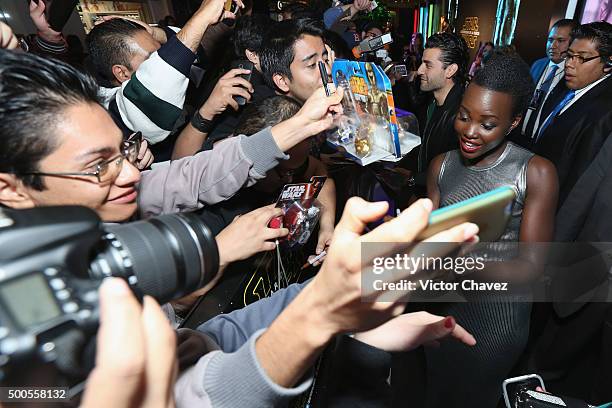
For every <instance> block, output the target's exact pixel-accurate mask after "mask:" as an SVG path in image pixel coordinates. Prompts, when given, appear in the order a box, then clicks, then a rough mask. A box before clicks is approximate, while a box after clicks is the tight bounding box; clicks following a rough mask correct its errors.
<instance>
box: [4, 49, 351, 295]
mask: <svg viewBox="0 0 612 408" xmlns="http://www.w3.org/2000/svg"><path fill="white" fill-rule="evenodd" d="M0 72H1V73H0V95H1V97H0V122H1V123H0V134H1V135H2V136H1V137H0V152H1V153H0V204H1V205H4V206H7V207H11V208H15V209H22V208H31V207H37V206H49V205H82V206H85V207H89V208H91V209H93V210H95V211H96V212H97V213H98V215H99V216H100V218H101V219H102V220H103V221H104V222H115V223H117V222H126V221H129V220H130V219H132V218H133V217H134V216H135V214H136V213H137V212H139V213H140V216H142V217H149V216H153V215H159V214H168V213H175V212H183V211H192V210H196V209H199V208H201V207H203V206H205V205H210V204H214V203H217V202H220V201H223V200H225V199H227V198H229V197H231V196H233V195H234V194H235V193H236V192H237V191H238V190H240V189H241V188H242V187H245V186H248V185H252V184H254V183H255V182H256V181H257V180H260V179H262V178H264V177H265V175H266V173H267V171H268V170H270V169H272V168H274V167H275V166H276V165H277V164H278V162H279V161H280V160H286V159H288V156H287V155H286V154H285V153H284V152H285V151H287V150H289V149H290V148H292V147H293V146H295V145H297V144H298V143H300V142H301V141H303V140H305V139H307V138H308V137H311V136H312V135H315V134H318V133H320V132H321V131H323V130H324V129H327V128H328V127H330V126H332V112H339V111H340V110H341V106H340V104H339V102H340V100H341V98H342V94H341V93H338V94H336V95H333V96H330V97H326V96H325V93H324V92H323V90H322V89H321V90H320V91H318V92H315V94H313V96H312V97H311V98H310V99H309V100H308V101H307V103H306V104H304V106H303V107H302V108H301V109H300V111H299V112H298V114H296V115H295V116H294V117H292V118H291V119H289V120H286V121H284V122H281V123H279V124H277V125H275V126H274V127H272V128H266V129H264V130H263V131H261V132H258V133H257V134H255V135H252V136H250V137H248V138H247V137H244V136H238V137H235V138H231V139H228V140H227V141H224V142H222V143H220V144H219V145H218V146H216V147H215V149H214V150H212V151H206V152H201V153H198V154H197V155H195V156H190V157H186V158H184V159H181V160H176V161H172V162H164V163H159V164H158V165H156V166H154V167H153V169H152V170H148V171H143V172H142V173H141V172H139V171H138V169H137V168H136V167H135V166H134V165H133V162H134V161H135V160H136V159H137V152H138V150H139V149H138V140H139V139H138V138H135V139H133V140H130V139H128V141H127V142H126V141H124V140H123V137H122V134H121V131H120V130H119V128H118V127H117V126H116V125H115V124H114V123H113V120H112V119H111V117H110V116H109V114H108V112H106V110H104V108H103V107H102V106H101V105H100V104H99V102H98V95H97V86H96V84H95V82H94V81H93V79H92V78H90V77H88V76H86V75H83V74H81V73H80V72H78V71H76V70H75V69H74V68H72V67H70V66H68V65H66V64H64V63H61V62H58V61H53V62H52V61H48V60H45V59H42V58H40V57H37V56H34V55H30V54H22V53H15V52H10V51H2V52H1V53H0ZM24 106H27V107H28V109H23V107H24ZM42 129H45V130H44V131H42ZM279 211H280V210H278V209H274V208H272V207H264V208H263V209H259V210H256V211H254V212H251V213H249V214H246V215H243V216H241V217H239V218H238V219H237V220H235V221H234V222H233V223H232V224H230V226H228V227H226V229H224V230H223V231H222V232H221V233H220V234H219V235H218V237H217V243H218V246H219V251H220V258H221V259H220V263H221V265H222V266H224V265H227V264H228V263H230V262H233V261H236V260H240V259H246V258H247V257H249V256H251V255H253V254H254V253H257V252H259V251H262V250H272V249H274V248H275V246H274V244H273V243H272V242H269V241H273V240H275V239H277V238H279V237H281V236H283V235H285V234H287V230H286V229H284V228H281V229H271V228H268V227H267V224H268V221H269V220H270V219H271V218H273V217H276V216H278V215H279ZM221 270H223V268H221ZM220 275H221V274H219V277H220ZM217 280H218V279H217ZM214 282H216V280H215V281H214ZM214 282H213V284H214ZM199 294H202V293H199Z"/></svg>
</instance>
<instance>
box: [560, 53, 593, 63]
mask: <svg viewBox="0 0 612 408" xmlns="http://www.w3.org/2000/svg"><path fill="white" fill-rule="evenodd" d="M596 58H601V55H596V56H594V57H587V58H585V57H583V56H582V55H579V54H570V53H569V52H566V53H565V61H566V62H567V61H570V60H573V59H576V62H578V64H580V65H582V64H584V63H585V62H589V61H593V60H594V59H596Z"/></svg>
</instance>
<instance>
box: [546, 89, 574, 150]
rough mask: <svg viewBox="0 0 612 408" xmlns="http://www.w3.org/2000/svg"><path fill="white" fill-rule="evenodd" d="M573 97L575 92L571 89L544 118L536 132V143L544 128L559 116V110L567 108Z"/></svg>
mask: <svg viewBox="0 0 612 408" xmlns="http://www.w3.org/2000/svg"><path fill="white" fill-rule="evenodd" d="M574 96H576V91H574V90H573V89H572V90H571V91H569V92H568V93H567V95H565V98H563V100H562V101H561V102H559V104H558V105H557V106H555V109H553V111H552V112H550V115H548V117H547V118H546V120H545V121H544V123H543V124H542V126H540V130H539V131H538V137H537V138H536V142H537V141H538V139H540V137H541V136H542V133H544V131H545V130H546V128H547V127H548V126H549V125H550V124H551V123H552V121H553V120H554V119H555V117H556V116H557V115H558V114H559V112H561V110H562V109H563V108H564V107H565V106H567V104H568V103H570V101H571V100H572V99H574Z"/></svg>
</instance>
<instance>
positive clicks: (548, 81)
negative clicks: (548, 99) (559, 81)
mask: <svg viewBox="0 0 612 408" xmlns="http://www.w3.org/2000/svg"><path fill="white" fill-rule="evenodd" d="M558 69H559V66H558V65H553V66H552V69H551V70H550V72H549V73H548V76H547V77H546V79H545V80H544V82H542V86H540V90H541V91H542V93H543V94H544V95H546V94H547V93H548V90H549V89H550V85H551V84H552V82H553V79H554V78H555V74H556V73H557V70H558Z"/></svg>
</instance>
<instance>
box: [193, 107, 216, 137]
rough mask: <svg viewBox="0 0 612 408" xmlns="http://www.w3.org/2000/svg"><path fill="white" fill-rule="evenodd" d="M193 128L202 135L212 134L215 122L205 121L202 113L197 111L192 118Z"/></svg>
mask: <svg viewBox="0 0 612 408" xmlns="http://www.w3.org/2000/svg"><path fill="white" fill-rule="evenodd" d="M191 126H193V127H194V128H195V129H196V130H197V131H198V132H202V133H210V131H211V130H213V127H214V126H213V121H212V120H208V119H204V118H203V117H202V115H200V111H196V113H195V114H194V115H193V117H192V118H191Z"/></svg>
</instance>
